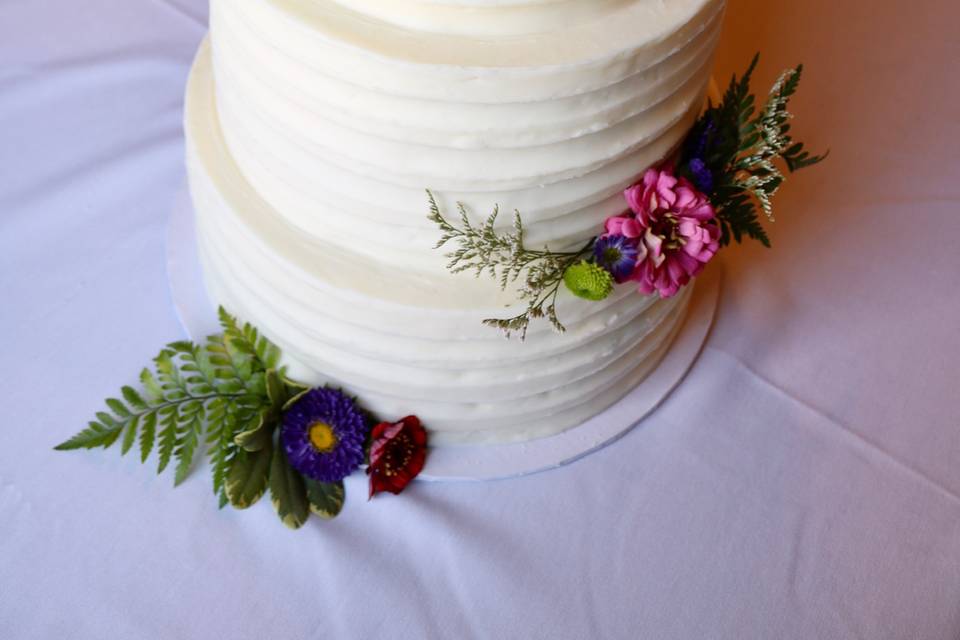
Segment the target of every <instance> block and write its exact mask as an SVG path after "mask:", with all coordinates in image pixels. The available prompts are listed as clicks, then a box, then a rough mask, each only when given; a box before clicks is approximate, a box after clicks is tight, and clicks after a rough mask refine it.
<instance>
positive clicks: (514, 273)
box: [427, 54, 826, 339]
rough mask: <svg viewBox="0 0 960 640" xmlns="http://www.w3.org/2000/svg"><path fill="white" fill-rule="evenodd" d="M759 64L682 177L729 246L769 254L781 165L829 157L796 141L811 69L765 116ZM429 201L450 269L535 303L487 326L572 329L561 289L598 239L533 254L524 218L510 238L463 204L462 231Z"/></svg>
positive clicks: (713, 119) (712, 121)
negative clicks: (758, 89) (749, 242)
mask: <svg viewBox="0 0 960 640" xmlns="http://www.w3.org/2000/svg"><path fill="white" fill-rule="evenodd" d="M759 59H760V56H759V54H757V55H756V56H755V57H754V58H753V61H752V62H751V63H750V66H749V67H748V68H747V71H746V73H744V74H743V75H742V76H741V77H740V78H737V76H736V75H734V76H733V78H732V79H731V80H730V85H729V87H728V88H727V91H726V93H725V94H724V96H723V100H722V101H721V103H720V104H719V105H713V104H712V103H711V104H709V105H708V108H707V109H706V111H705V112H704V113H703V115H702V116H701V117H700V118H699V119H698V120H697V122H696V124H695V125H694V126H693V128H692V130H691V132H690V135H689V136H688V138H687V141H686V143H685V144H684V146H683V149H682V150H681V152H680V154H679V157H678V158H677V168H676V171H677V174H678V175H681V176H684V177H687V178H688V179H690V180H691V181H692V182H694V183H695V184H696V183H698V181H699V182H700V183H701V184H698V186H699V187H700V188H701V189H702V190H703V191H704V192H705V193H706V194H707V195H708V196H709V197H710V201H711V203H712V204H713V206H714V209H715V210H716V212H717V220H718V222H719V224H720V229H721V239H720V244H721V245H722V246H726V245H728V244H730V242H731V240H736V241H737V242H741V241H742V240H743V239H744V238H745V237H748V238H752V239H755V240H759V241H760V242H762V243H763V244H764V245H766V246H768V247H769V246H770V238H769V236H768V235H767V232H766V230H765V229H764V227H763V225H762V224H761V221H760V217H759V212H760V211H762V212H763V213H764V214H765V216H766V217H767V218H768V219H769V220H771V221H772V220H773V197H774V196H775V195H776V193H777V191H779V189H780V187H781V185H782V184H783V182H784V180H785V179H786V175H785V173H784V171H783V169H781V166H780V164H778V161H780V162H782V164H783V166H785V168H786V171H787V172H789V173H792V172H795V171H799V170H800V169H803V168H806V167H810V166H813V165H815V164H817V163H819V162H821V161H822V160H824V159H825V158H826V154H824V155H811V154H810V153H809V152H808V151H806V150H805V148H804V145H803V143H800V142H796V141H794V140H793V138H792V136H791V135H790V127H791V125H790V120H791V119H792V118H793V115H792V114H791V113H790V111H789V110H788V106H789V102H790V99H791V98H792V97H793V96H794V94H796V92H797V88H798V87H799V85H800V78H801V76H802V74H803V66H802V65H800V66H798V67H797V68H795V69H789V70H787V71H786V72H784V73H783V74H782V75H781V76H780V78H779V79H778V80H777V82H776V83H775V84H774V86H773V88H772V89H771V90H770V93H769V96H768V97H767V100H766V102H765V103H764V104H763V106H761V107H760V109H759V110H758V109H757V100H756V97H755V96H754V95H753V94H752V93H751V92H750V82H751V79H752V77H753V73H754V71H755V70H756V67H757V63H758V62H759ZM694 161H696V162H697V163H702V166H700V165H699V164H698V166H697V167H696V169H694V165H693V162H694ZM704 171H706V172H707V173H708V175H709V181H708V182H709V183H710V184H709V185H708V186H704V185H703V184H702V183H703V182H707V181H704V180H699V178H701V177H703V172H704ZM427 195H428V197H429V200H430V214H429V219H430V220H431V221H432V222H434V223H435V224H436V225H437V226H438V227H439V228H440V232H441V237H440V241H439V242H438V243H437V248H440V247H443V246H444V245H446V244H447V243H449V242H453V243H455V244H456V245H457V247H456V248H455V249H454V250H453V251H452V252H450V253H448V254H447V257H448V258H449V259H450V262H449V264H448V265H447V268H448V269H449V270H450V271H451V272H452V273H460V272H463V271H473V272H474V273H475V274H476V275H477V276H480V275H482V274H484V273H486V274H488V275H489V276H491V277H493V278H495V279H498V280H499V282H500V287H501V288H502V289H506V288H507V287H508V286H509V285H510V284H511V283H514V282H517V281H519V282H520V283H521V286H520V288H519V296H520V299H521V300H522V301H525V302H526V303H527V307H526V309H524V311H523V312H522V313H520V314H519V315H516V316H514V317H512V318H505V319H497V318H491V319H487V320H484V324H487V325H490V326H493V327H496V328H498V329H500V330H501V331H503V332H504V333H505V334H506V335H507V336H508V337H509V336H510V335H511V334H512V333H519V334H520V336H521V339H523V338H525V337H526V335H527V330H528V328H529V326H530V322H531V320H533V319H536V318H546V319H547V320H549V322H550V323H551V324H552V325H553V328H554V329H555V330H556V331H558V332H563V331H564V330H565V328H564V326H563V324H562V323H561V322H560V320H559V318H558V317H557V309H556V302H557V295H558V294H559V291H560V285H561V283H562V282H564V276H565V275H566V274H567V273H568V270H569V269H570V268H571V267H573V266H574V265H577V264H578V263H580V261H581V259H582V258H583V257H584V256H586V255H588V254H589V253H590V252H591V250H592V249H593V246H594V242H595V241H596V239H595V238H594V239H592V240H591V241H590V242H589V243H587V245H586V246H584V247H583V248H582V249H580V250H579V251H571V252H554V251H551V250H550V249H549V248H547V247H544V248H543V249H542V250H531V249H528V248H527V247H526V246H525V245H524V237H523V236H524V229H523V221H522V220H521V217H520V213H519V212H514V218H513V225H512V227H511V228H510V229H509V230H508V231H502V230H499V231H498V229H497V227H496V222H497V217H498V215H499V208H498V207H495V208H494V210H493V213H492V214H491V215H490V216H489V217H488V218H487V219H486V220H485V221H484V222H483V224H481V225H480V226H474V225H473V224H472V223H471V221H470V216H469V215H468V213H467V211H466V208H465V207H464V205H463V204H461V203H458V204H457V207H458V209H459V212H460V226H457V225H456V224H454V223H451V222H449V221H448V220H447V219H446V218H444V216H443V214H442V213H441V211H440V207H439V206H438V205H437V200H436V198H435V197H434V195H433V193H431V192H430V191H428V192H427ZM575 275H577V274H572V275H571V278H570V279H569V280H570V282H571V283H572V284H571V286H570V288H571V290H572V291H574V293H575V294H576V295H579V296H581V297H587V298H591V297H592V298H596V299H602V298H601V295H600V292H601V291H602V288H598V289H596V291H594V290H593V289H594V287H583V286H581V285H582V284H583V282H582V281H581V280H580V279H579V278H573V277H572V276H575ZM603 297H605V295H604V296H603Z"/></svg>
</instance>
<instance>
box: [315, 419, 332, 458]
mask: <svg viewBox="0 0 960 640" xmlns="http://www.w3.org/2000/svg"><path fill="white" fill-rule="evenodd" d="M310 443H311V444H312V445H313V446H314V447H315V448H316V450H317V451H319V452H320V453H328V452H330V451H333V449H334V447H336V446H337V434H336V433H334V432H333V427H331V426H330V425H328V424H327V423H326V422H320V421H317V422H314V423H313V424H311V425H310Z"/></svg>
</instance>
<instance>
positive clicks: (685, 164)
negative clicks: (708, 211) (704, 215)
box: [678, 54, 827, 247]
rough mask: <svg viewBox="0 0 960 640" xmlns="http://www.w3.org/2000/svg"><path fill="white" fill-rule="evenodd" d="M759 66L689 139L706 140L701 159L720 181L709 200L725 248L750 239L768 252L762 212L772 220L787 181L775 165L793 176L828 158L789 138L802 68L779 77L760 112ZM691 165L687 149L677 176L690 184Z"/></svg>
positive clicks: (699, 123) (734, 84)
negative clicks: (755, 80) (754, 87)
mask: <svg viewBox="0 0 960 640" xmlns="http://www.w3.org/2000/svg"><path fill="white" fill-rule="evenodd" d="M759 60H760V55H759V54H757V55H756V56H754V58H753V60H752V61H751V63H750V66H749V67H748V68H747V71H746V72H745V73H744V74H743V75H742V76H741V77H740V78H737V76H736V75H734V76H733V78H731V80H730V84H729V86H728V87H727V90H726V92H725V93H724V96H723V100H722V102H721V103H720V104H719V105H716V106H714V105H712V104H711V105H710V106H709V108H708V109H707V110H706V111H705V112H704V114H703V115H702V116H701V117H700V119H699V120H698V121H697V124H696V125H695V126H694V128H693V130H692V132H691V135H690V140H691V141H697V142H699V141H701V140H702V143H701V144H702V146H703V148H702V149H698V150H697V153H702V155H703V157H702V158H701V159H702V160H703V161H704V163H705V164H706V166H707V168H708V169H709V170H710V173H711V174H712V176H713V177H714V180H715V181H716V184H715V186H714V187H713V189H712V190H711V192H710V194H709V195H710V200H711V202H712V204H713V205H714V208H715V209H716V210H717V218H718V220H719V221H720V225H721V230H722V237H721V240H720V243H721V245H723V246H726V245H728V244H730V241H731V240H736V241H737V242H742V240H743V238H744V237H748V238H751V239H754V240H758V241H760V242H761V243H763V245H764V246H767V247H769V246H770V238H769V236H768V235H767V232H766V230H765V229H764V227H763V225H762V224H761V221H760V217H759V212H760V211H762V212H763V214H764V215H765V216H766V217H767V219H768V220H771V221H772V220H773V219H774V216H773V197H774V196H775V195H776V193H777V191H779V189H780V187H781V186H782V185H783V182H784V180H785V179H786V175H785V174H784V172H783V170H782V169H781V167H780V166H779V165H778V164H777V161H778V160H782V162H783V165H784V166H785V167H786V170H787V172H788V173H793V172H795V171H799V170H800V169H804V168H806V167H810V166H813V165H815V164H818V163H819V162H821V161H823V160H824V159H826V157H827V154H823V155H811V154H810V153H809V152H808V151H806V150H805V148H804V145H803V143H801V142H796V141H794V139H793V137H792V136H791V134H790V130H791V125H790V120H792V119H793V114H791V113H790V111H789V110H788V107H789V103H790V99H791V98H792V97H793V96H794V95H795V94H796V92H797V89H798V88H799V85H800V79H801V77H802V75H803V65H799V66H798V67H796V68H795V69H788V70H787V71H785V72H784V73H783V74H781V76H780V77H779V78H778V80H777V81H776V83H774V85H773V87H772V88H771V90H770V93H769V95H768V97H767V100H766V102H765V103H764V104H763V106H762V107H760V109H759V111H758V110H757V100H756V96H754V95H753V94H752V93H751V92H750V82H751V79H752V77H753V73H754V71H755V70H756V68H757V63H758V62H759ZM691 159H692V158H691V145H689V144H688V145H687V148H686V150H685V152H684V157H682V158H681V161H680V164H679V168H678V170H679V172H680V173H681V174H686V175H687V177H690V178H692V177H693V176H692V175H691V172H690V171H689V161H690V160H691ZM758 207H759V211H758Z"/></svg>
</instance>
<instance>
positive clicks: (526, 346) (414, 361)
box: [186, 46, 693, 445]
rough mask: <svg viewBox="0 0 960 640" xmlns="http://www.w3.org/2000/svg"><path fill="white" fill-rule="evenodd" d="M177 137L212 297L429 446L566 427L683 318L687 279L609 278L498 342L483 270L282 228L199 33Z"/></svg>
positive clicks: (498, 302)
mask: <svg viewBox="0 0 960 640" xmlns="http://www.w3.org/2000/svg"><path fill="white" fill-rule="evenodd" d="M186 135H187V167H188V175H189V182H190V189H191V195H192V198H193V202H194V209H195V212H196V228H197V239H198V245H199V246H198V250H199V254H200V259H201V263H202V265H203V271H204V278H205V282H206V286H207V289H208V291H209V294H210V297H211V298H212V300H213V301H214V302H216V303H217V304H220V305H223V306H224V307H225V308H226V309H228V310H229V311H230V312H231V313H233V314H236V315H237V316H239V317H241V318H242V319H244V320H247V321H250V322H252V323H254V324H255V325H257V326H258V327H259V328H260V329H261V330H262V332H263V333H264V334H265V335H266V336H267V337H269V338H270V339H271V340H273V341H274V342H276V343H277V345H278V346H280V347H281V349H282V350H283V352H284V354H285V357H286V358H287V362H286V364H288V365H289V366H290V367H291V373H292V374H295V376H296V377H297V378H298V379H299V380H302V381H304V382H307V383H310V384H330V385H334V386H337V387H342V388H343V389H344V390H346V391H348V392H350V393H352V394H355V395H357V396H358V397H359V398H361V401H362V403H363V404H364V405H365V406H366V407H367V408H368V409H370V410H371V411H373V412H374V413H376V414H377V415H381V416H389V417H400V416H404V415H409V414H416V415H418V416H419V417H420V418H421V420H422V421H423V422H424V424H425V425H426V426H427V427H428V429H429V430H430V432H431V436H432V443H433V444H435V445H444V444H457V443H472V444H476V443H502V442H519V441H524V440H531V439H534V438H541V437H546V436H549V435H553V434H556V433H559V432H562V431H565V430H567V429H570V428H573V427H576V426H577V425H579V424H581V423H583V422H584V421H586V420H588V419H589V418H590V417H592V416H594V415H596V414H598V413H600V412H601V411H603V410H604V409H606V408H607V407H609V406H611V405H613V404H614V403H616V402H617V401H618V400H619V399H621V398H622V397H623V396H625V395H626V394H627V393H628V392H629V391H630V390H631V389H633V388H634V387H636V385H638V384H640V383H641V382H642V381H643V379H644V378H646V377H647V376H648V375H649V373H650V372H651V371H652V370H653V369H654V368H655V367H656V366H657V364H658V363H659V362H660V360H661V358H662V357H663V356H664V354H665V353H666V351H667V349H668V348H669V346H670V343H671V341H672V340H673V338H674V336H675V334H676V332H677V330H678V329H679V327H680V326H681V324H682V322H683V318H684V314H685V312H686V309H687V304H688V301H689V299H690V295H691V290H692V289H693V287H686V288H685V290H684V291H683V292H682V293H681V294H680V295H678V296H676V297H674V298H671V299H668V300H660V299H659V298H656V297H644V296H640V295H637V293H636V292H635V290H634V288H633V287H629V286H623V287H619V288H618V290H617V291H616V292H615V293H614V294H613V295H611V296H610V297H609V298H607V299H606V300H604V301H603V302H600V303H587V302H585V301H583V300H579V299H576V298H574V297H572V296H566V295H565V296H562V297H561V300H560V301H559V304H558V311H559V313H560V314H561V316H562V317H563V319H564V323H565V325H566V327H567V331H566V332H565V333H563V334H557V333H554V332H552V331H551V330H550V328H549V326H548V325H547V324H546V323H542V326H540V325H538V326H537V328H536V329H535V330H531V332H530V334H529V335H528V338H527V340H526V341H525V342H522V343H521V342H519V341H517V340H512V341H507V340H504V339H503V338H502V337H501V336H500V335H499V334H498V333H497V332H496V331H494V330H492V329H490V328H489V327H485V326H483V325H482V324H481V320H482V319H483V318H487V317H491V316H493V317H504V316H510V315H515V314H516V313H517V312H518V311H517V303H516V301H515V299H514V298H513V297H512V296H511V295H510V293H509V292H507V293H504V292H501V291H499V289H498V288H497V286H496V284H495V283H493V282H491V281H489V280H477V279H475V278H473V277H472V275H460V276H456V277H454V276H449V275H446V274H439V275H437V276H430V275H425V274H416V273H413V272H411V273H401V272H398V271H397V270H396V269H388V268H386V267H383V266H378V265H376V264H371V263H370V261H369V260H368V259H366V258H364V257H361V256H359V255H355V254H352V253H350V252H348V251H346V250H344V249H343V248H342V247H338V246H334V245H331V244H329V243H325V242H324V241H323V239H322V238H318V237H315V236H310V235H308V234H305V233H304V232H303V231H301V230H299V229H297V228H295V227H293V226H291V225H290V224H289V223H288V222H287V221H286V220H285V219H284V218H283V217H282V216H281V215H280V214H279V213H278V212H277V211H276V210H275V209H273V208H272V207H271V206H270V205H269V204H268V203H267V202H265V201H264V200H263V199H262V198H261V197H260V196H259V195H258V194H257V193H256V192H255V190H254V189H253V188H252V187H251V186H250V185H249V183H248V182H247V181H246V180H245V178H244V177H243V175H242V174H241V172H240V171H239V169H238V168H237V166H236V163H235V162H234V161H233V159H232V157H231V155H230V152H229V149H228V148H227V146H226V144H225V142H224V139H223V136H222V132H221V129H220V123H219V120H218V116H217V110H216V104H215V92H214V90H213V75H212V72H211V66H210V59H209V49H208V48H207V47H206V46H205V47H203V48H202V49H201V52H200V54H199V55H198V58H197V62H196V64H195V67H194V70H193V73H192V75H191V79H190V84H189V87H188V91H187V108H186ZM425 213H426V212H425ZM511 309H513V312H512V313H511Z"/></svg>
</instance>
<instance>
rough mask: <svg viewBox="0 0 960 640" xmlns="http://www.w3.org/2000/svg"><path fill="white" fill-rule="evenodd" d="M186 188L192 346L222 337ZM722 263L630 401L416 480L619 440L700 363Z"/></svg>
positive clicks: (183, 220) (180, 272)
mask: <svg viewBox="0 0 960 640" xmlns="http://www.w3.org/2000/svg"><path fill="white" fill-rule="evenodd" d="M193 216H194V213H193V205H192V203H191V201H190V196H189V192H188V190H187V189H186V188H183V189H181V190H180V192H179V193H178V194H177V196H176V200H175V202H174V206H173V212H172V215H171V218H170V221H169V225H168V228H167V275H168V277H169V282H170V290H171V295H172V298H173V303H174V306H175V308H176V312H177V316H178V318H179V320H180V323H181V324H182V325H183V328H184V330H185V331H186V332H187V334H188V335H189V336H190V338H191V339H193V340H195V341H199V340H203V339H204V338H205V337H206V336H208V335H211V334H215V333H219V332H220V327H219V324H218V322H217V314H216V309H215V306H214V304H213V303H212V302H211V301H210V299H209V297H208V296H207V292H206V289H205V287H204V284H203V276H202V273H201V270H200V259H199V256H198V253H197V241H196V234H195V230H194V224H193ZM720 267H721V265H720V264H719V262H718V261H714V262H713V263H711V265H710V267H709V268H708V269H707V270H706V271H705V272H704V274H703V275H701V276H700V277H698V278H697V280H696V286H695V289H694V291H693V296H692V298H691V300H690V305H689V308H688V310H687V316H686V318H685V320H684V322H683V324H682V325H681V327H680V329H679V331H678V333H677V335H676V337H674V339H673V343H672V344H671V346H670V348H669V349H668V351H667V353H666V355H665V356H664V357H663V359H662V360H661V362H660V363H659V364H658V365H657V367H656V369H654V370H653V372H652V373H651V374H650V375H649V376H648V377H647V378H646V379H644V381H643V382H642V383H641V384H640V385H638V386H637V387H636V388H635V389H634V390H633V391H631V392H630V393H628V394H627V395H626V397H624V398H623V399H622V400H620V401H619V402H617V403H616V404H614V405H613V406H612V407H610V408H608V409H607V410H605V411H603V412H602V413H600V414H599V415H597V416H595V417H593V418H591V419H590V420H588V421H587V422H585V423H583V424H582V425H580V426H579V427H575V428H573V429H570V430H568V431H565V432H563V433H559V434H557V435H554V436H550V437H547V438H541V439H538V440H531V441H528V442H520V443H511V444H499V445H482V446H477V445H451V446H443V447H432V448H431V449H430V453H429V455H428V456H427V463H426V466H425V468H424V470H423V472H422V473H421V475H420V476H419V479H421V480H428V481H483V480H497V479H506V478H514V477H519V476H523V475H528V474H531V473H537V472H540V471H547V470H550V469H555V468H557V467H561V466H564V465H567V464H570V463H572V462H575V461H576V460H579V459H580V458H582V457H584V456H586V455H589V454H590V453H592V452H594V451H597V450H598V449H601V448H603V447H605V446H606V445H608V444H611V443H613V442H615V441H616V440H618V439H620V438H621V437H622V436H624V435H625V434H626V433H628V432H629V431H630V430H631V429H633V428H634V427H636V426H638V425H640V424H641V423H642V422H643V420H644V419H645V418H647V416H649V415H650V414H651V413H652V412H653V411H654V410H655V409H656V408H657V407H658V406H660V404H661V403H662V402H663V401H664V400H665V399H666V398H667V396H669V395H670V393H671V392H672V391H673V389H675V388H676V387H677V385H679V384H680V382H681V381H682V380H683V378H684V377H685V376H686V374H687V371H689V370H690V367H691V366H692V365H693V363H694V362H695V361H696V359H697V357H698V356H699V354H700V350H701V348H702V347H703V344H704V342H705V341H706V338H707V335H708V334H709V332H710V327H711V326H712V324H713V317H714V314H715V313H716V308H717V302H718V299H719V292H720V283H721V277H722V273H721V268H720Z"/></svg>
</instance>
